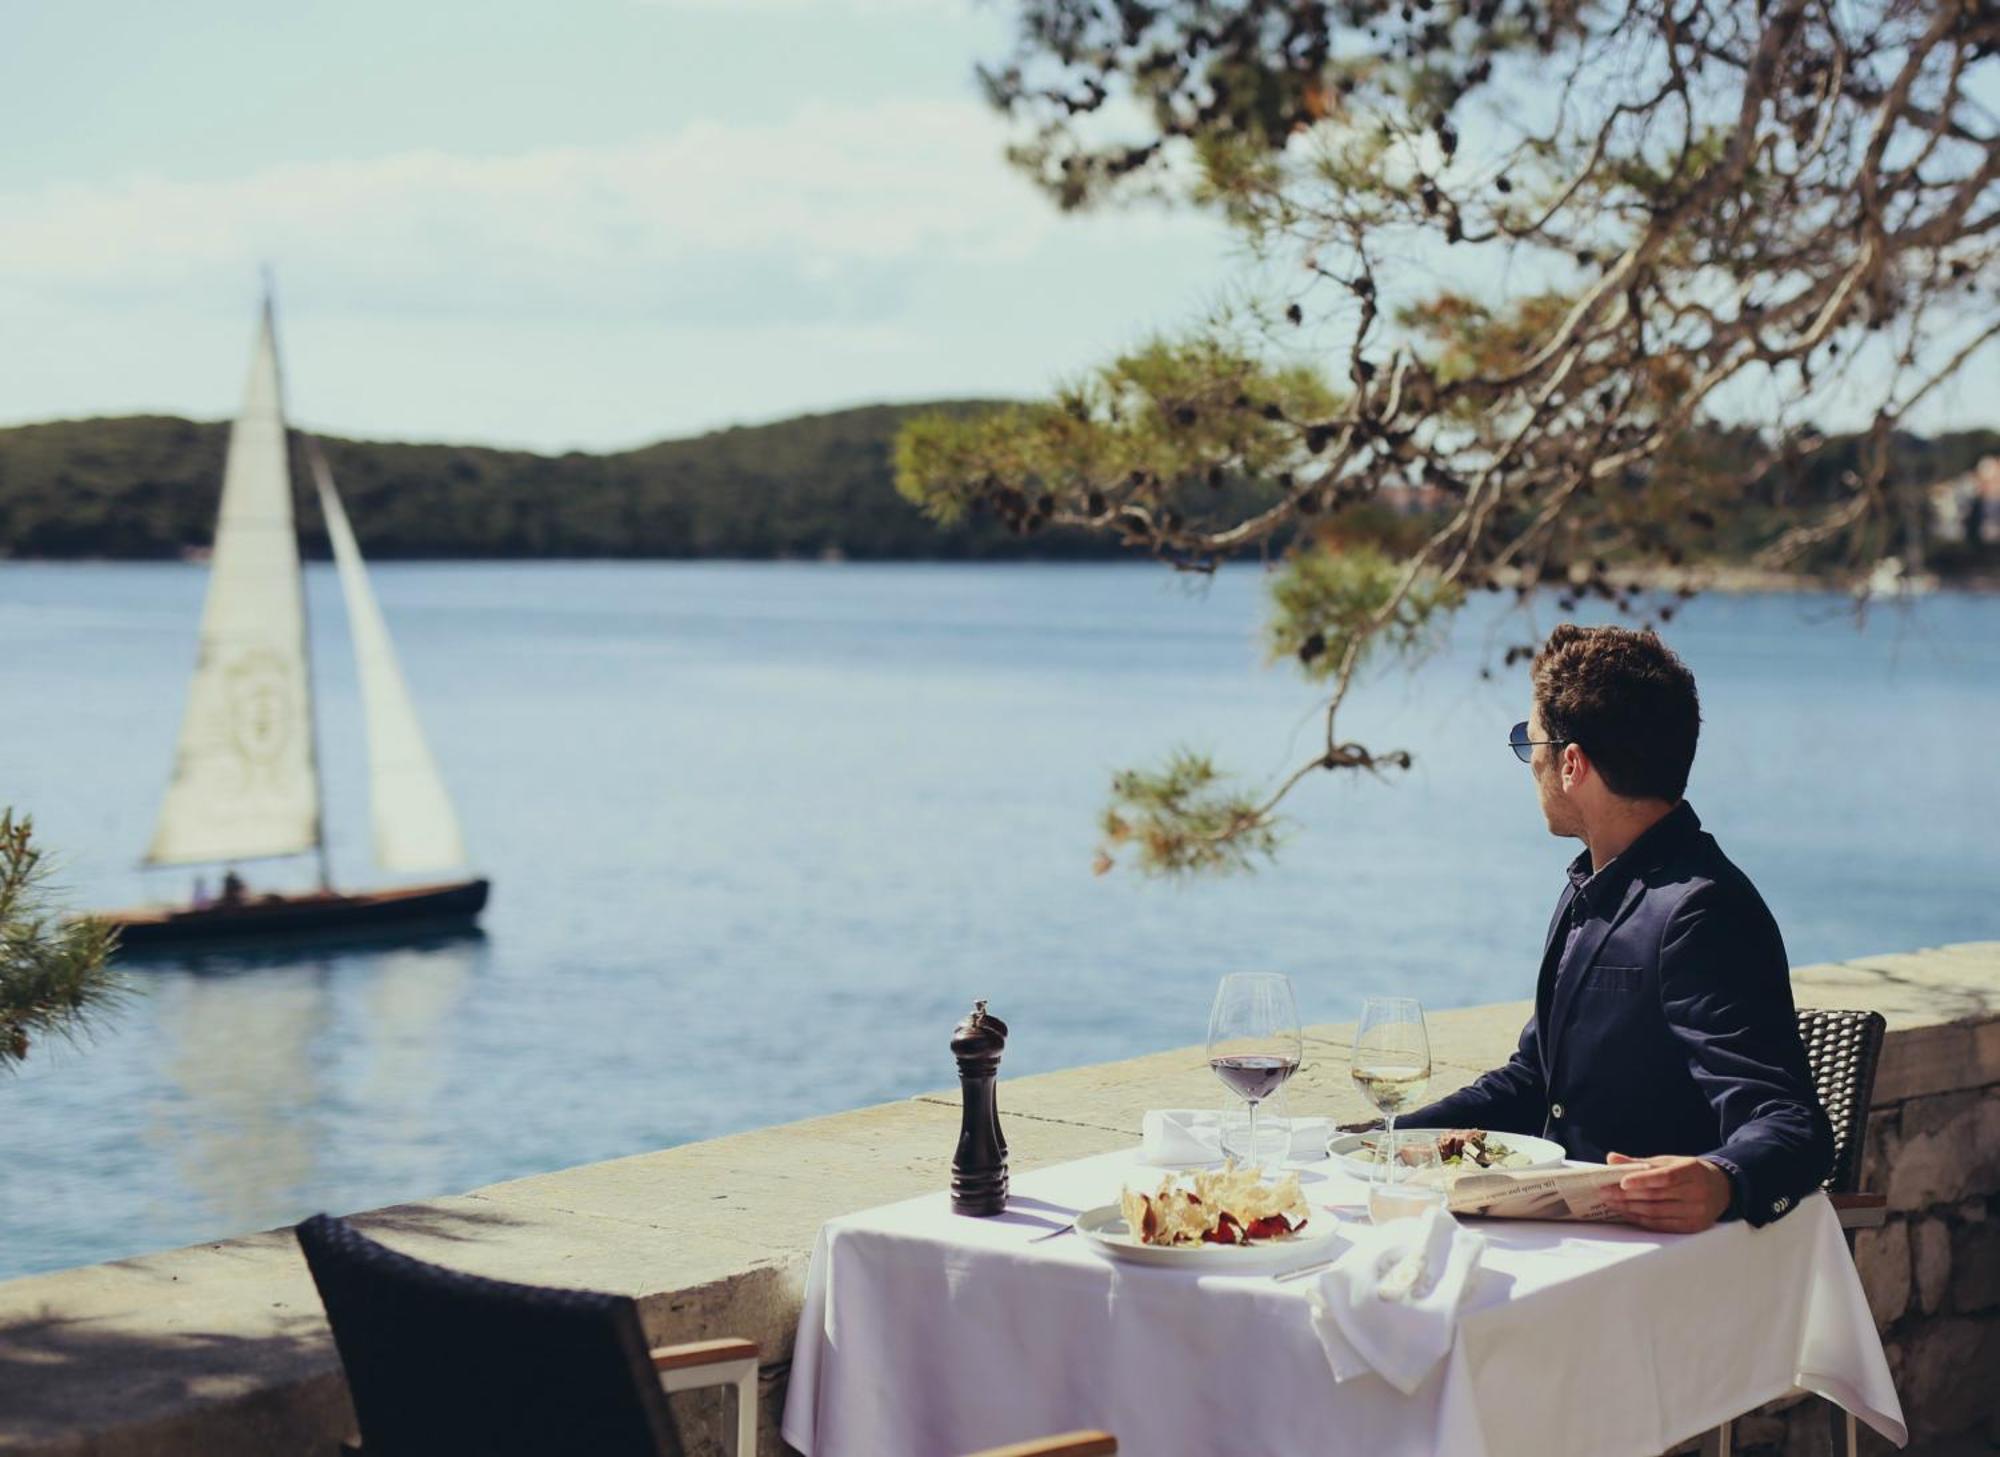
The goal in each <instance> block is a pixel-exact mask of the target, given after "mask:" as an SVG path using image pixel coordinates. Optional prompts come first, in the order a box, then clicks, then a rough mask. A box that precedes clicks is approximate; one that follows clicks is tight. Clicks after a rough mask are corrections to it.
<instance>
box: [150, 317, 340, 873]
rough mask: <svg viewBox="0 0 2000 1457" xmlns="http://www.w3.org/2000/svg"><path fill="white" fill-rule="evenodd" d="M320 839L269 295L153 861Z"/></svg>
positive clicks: (305, 844) (227, 475)
mask: <svg viewBox="0 0 2000 1457" xmlns="http://www.w3.org/2000/svg"><path fill="white" fill-rule="evenodd" d="M319 844H320V805H319V778H318V769H317V766H316V764H315V761H314V745H313V718H312V699H311V689H310V686H309V682H308V671H307V666H306V625H305V598H304V593H303V591H302V585H301V581H300V576H299V548H298V538H297V535H296V533H295V531H294V529H293V526H292V482H291V472H290V470H289V468H288V466H287V464H286V442H285V413H284V400H283V394H282V391H281V388H280V385H279V380H278V350H277V341H276V338H275V337H274V330H273V326H272V321H271V305H270V302H269V300H268V299H267V300H266V301H265V305H264V314H263V318H262V319H261V321H260V322H259V325H258V329H257V342H256V347H255V350H254V352H253V353H252V355H251V360H250V380H249V383H248V385H247V386H246V387H245V390H244V395H243V409H242V412H241V413H240V414H239V415H238V416H237V417H236V424H235V426H234V427H233V428H232V429H231V430H230V432H229V455H228V460H227V463H226V464H225V465H224V467H223V472H222V507H221V512H220V515H219V517H218V519H217V521H216V527H215V550H214V555H213V559H212V562H211V566H210V571H209V579H208V597H207V601H206V602H205V604H204V605H203V607H202V615H201V649H200V653H199V655H198V657H197V659H196V662H195V670H194V682H193V685H192V686H191V687H190V689H189V691H188V702H187V712H186V714H185V715H184V716H183V718H182V720H181V736H180V742H179V745H178V746H177V748H176V750H175V754H174V768H173V777H172V779H171V780H170V781H169V783H168V785H167V798H166V803H165V804H163V805H162V806H161V807H160V820H159V825H158V827H157V828H156V829H155V831H154V833H153V843H152V847H151V849H149V850H148V851H147V853H146V859H147V861H148V862H149V863H151V864H155V865H180V864H189V863H193V862H198V861H205V860H248V859H253V858H255V857H258V856H263V855H294V854H297V853H299V852H301V851H305V850H311V849H314V848H316V847H317V846H318V845H319Z"/></svg>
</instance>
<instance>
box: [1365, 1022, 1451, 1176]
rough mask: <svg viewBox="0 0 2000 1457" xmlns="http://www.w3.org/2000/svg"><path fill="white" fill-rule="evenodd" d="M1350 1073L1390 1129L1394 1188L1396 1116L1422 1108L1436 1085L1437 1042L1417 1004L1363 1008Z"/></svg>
mask: <svg viewBox="0 0 2000 1457" xmlns="http://www.w3.org/2000/svg"><path fill="white" fill-rule="evenodd" d="M1348 1072H1349V1073H1350V1074H1351V1075H1352V1076H1353V1078H1354V1086H1355V1087H1357V1088H1359V1089H1360V1090H1361V1096H1362V1097H1364V1098H1366V1099H1367V1100H1368V1101H1369V1103H1370V1104H1371V1105H1372V1106H1373V1107H1374V1109H1375V1111H1376V1112H1378V1113H1380V1114H1381V1115H1382V1117H1383V1119H1384V1120H1385V1122H1386V1123H1387V1125H1388V1132H1387V1137H1386V1139H1385V1145H1386V1146H1385V1147H1384V1148H1383V1150H1382V1171H1383V1181H1384V1182H1388V1181H1390V1180H1392V1179H1394V1178H1395V1176H1396V1115H1397V1114H1398V1113H1405V1112H1408V1111H1409V1110H1410V1109H1411V1108H1413V1107H1415V1106H1416V1105H1417V1104H1418V1103H1421V1102H1422V1101H1423V1096H1424V1092H1425V1090H1426V1089H1428V1088H1429V1087H1430V1085H1431V1039H1430V1034H1429V1033H1428V1032H1426V1031H1425V1030H1424V1009H1423V1007H1422V1006H1421V1005H1420V1004H1419V1003H1418V1002H1417V1001H1416V999H1415V998H1413V997H1369V998H1368V999H1367V1000H1366V1001H1364V1002H1363V1003H1362V1004H1361V1020H1360V1022H1359V1023H1357V1024H1356V1025H1355V1028H1354V1055H1353V1059H1352V1061H1351V1062H1350V1063H1349V1064H1348Z"/></svg>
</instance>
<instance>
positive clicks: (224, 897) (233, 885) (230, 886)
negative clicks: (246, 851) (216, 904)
mask: <svg viewBox="0 0 2000 1457" xmlns="http://www.w3.org/2000/svg"><path fill="white" fill-rule="evenodd" d="M218 899H220V900H221V902H222V904H223V905H226V906H235V905H241V904H242V903H243V877H242V876H240V875H238V874H237V873H236V872H235V871H234V870H225V871H223V873H222V894H221V896H220V897H218Z"/></svg>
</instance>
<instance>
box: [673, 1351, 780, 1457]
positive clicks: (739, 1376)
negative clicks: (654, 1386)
mask: <svg viewBox="0 0 2000 1457" xmlns="http://www.w3.org/2000/svg"><path fill="white" fill-rule="evenodd" d="M652 1354H653V1366H654V1369H656V1370H657V1371H658V1372H659V1373H660V1384H661V1385H662V1386H664V1387H665V1388H666V1389H667V1390H668V1391H670V1392H673V1391H693V1390H695V1389H697V1388H699V1387H703V1386H729V1387H734V1388H735V1390H736V1457H757V1359H758V1356H757V1347H756V1345H755V1343H754V1342H751V1341H696V1342H693V1343H692V1344H689V1345H685V1346H668V1347H665V1348H664V1349H661V1350H658V1351H655V1352H653V1353H652Z"/></svg>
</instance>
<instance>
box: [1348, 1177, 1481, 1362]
mask: <svg viewBox="0 0 2000 1457" xmlns="http://www.w3.org/2000/svg"><path fill="white" fill-rule="evenodd" d="M1353 1237H1354V1245H1353V1248H1351V1249H1349V1250H1348V1251H1347V1253H1345V1254H1344V1255H1342V1256H1341V1257H1340V1258H1339V1259H1338V1260H1336V1261H1335V1262H1334V1263H1333V1266H1332V1268H1330V1269H1329V1270H1328V1271H1327V1272H1326V1273H1325V1274H1324V1275H1322V1276H1320V1277H1319V1279H1318V1280H1317V1281H1315V1282H1314V1285H1313V1290H1312V1296H1311V1299H1312V1310H1313V1316H1312V1322H1313V1330H1314V1331H1315V1332H1316V1333H1317V1334H1318V1335H1319V1343H1320V1345H1321V1346H1322V1347H1324V1348H1325V1350H1326V1359H1327V1364H1328V1365H1329V1366H1331V1367H1332V1368H1333V1379H1334V1380H1336V1381H1347V1380H1350V1379H1352V1378H1353V1377H1356V1376H1361V1375H1365V1374H1367V1373H1369V1372H1371V1371H1372V1372H1374V1373H1375V1374H1376V1375H1378V1376H1380V1377H1381V1378H1382V1379H1383V1380H1384V1381H1387V1382H1388V1383H1389V1384H1390V1385H1391V1386H1393V1387H1395V1388H1396V1389H1397V1390H1398V1391H1400V1392H1402V1393H1403V1394H1404V1395H1405V1396H1407V1395H1409V1394H1410V1393H1411V1392H1413V1391H1415V1390H1416V1389H1417V1388H1418V1387H1419V1386H1421V1385H1423V1382H1424V1378H1425V1377H1426V1376H1428V1375H1430V1373H1431V1369H1432V1368H1433V1367H1434V1366H1436V1365H1437V1363H1438V1362H1440V1361H1442V1360H1443V1359H1444V1358H1445V1356H1446V1355H1447V1354H1448V1353H1449V1352H1450V1350H1451V1343H1452V1341H1453V1339H1454V1338H1455V1337H1456V1336H1457V1334H1458V1310H1459V1304H1460V1302H1461V1301H1463V1300H1464V1299H1465V1292H1466V1288H1467V1287H1468V1286H1469V1285H1470V1284H1471V1282H1472V1277H1473V1275H1474V1273H1475V1272H1476V1271H1477V1270H1478V1269H1479V1262H1480V1259H1481V1257H1482V1256H1483V1255H1484V1254H1485V1252H1486V1237H1485V1236H1484V1235H1482V1234H1477V1233H1475V1232H1474V1231H1472V1230H1469V1229H1467V1228H1465V1226H1463V1225H1461V1224H1460V1223H1459V1222H1458V1221H1457V1220H1455V1219H1453V1218H1452V1217H1451V1215H1450V1214H1448V1213H1446V1212H1445V1210H1443V1209H1442V1208H1434V1209H1428V1210H1426V1211H1424V1213H1423V1214H1422V1215H1420V1216H1418V1217H1416V1218H1413V1219H1399V1220H1397V1221H1396V1222H1395V1223H1393V1224H1387V1225H1383V1226H1382V1227H1381V1228H1379V1229H1356V1230H1355V1231H1354V1236H1353Z"/></svg>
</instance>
